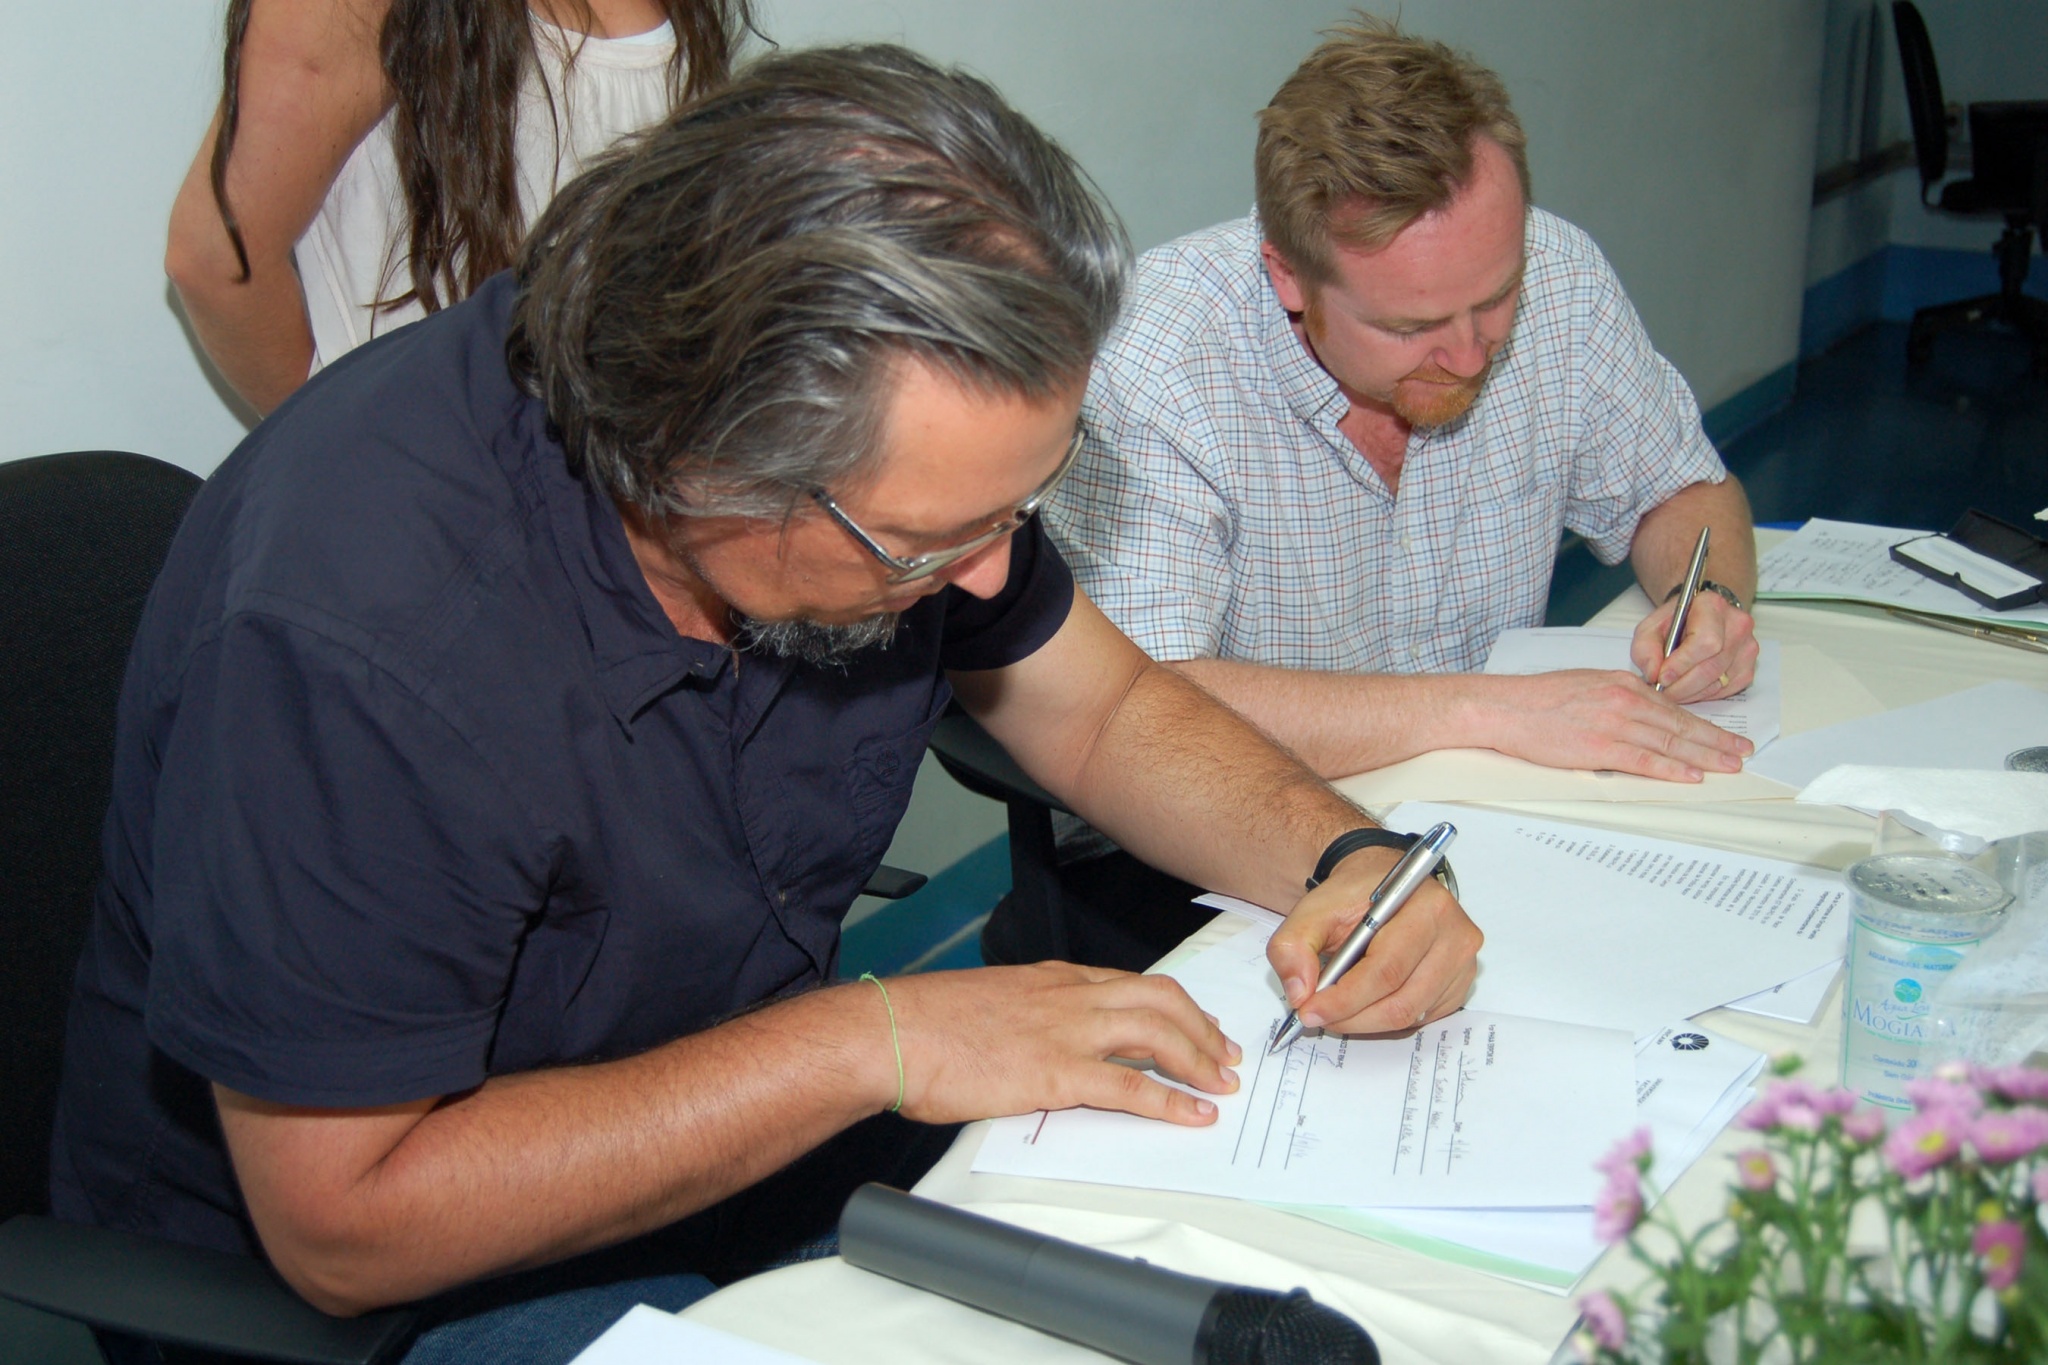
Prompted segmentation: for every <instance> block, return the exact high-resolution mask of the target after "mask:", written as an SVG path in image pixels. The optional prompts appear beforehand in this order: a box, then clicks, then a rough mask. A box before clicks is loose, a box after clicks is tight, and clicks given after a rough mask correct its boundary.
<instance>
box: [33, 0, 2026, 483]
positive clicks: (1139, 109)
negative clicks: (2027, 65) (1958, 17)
mask: <svg viewBox="0 0 2048 1365" xmlns="http://www.w3.org/2000/svg"><path fill="white" fill-rule="evenodd" d="M1822 3H1823V0H1689V2H1688V3H1675V2H1674V3H1667V4H1660V5H1642V4H1639V3H1634V2H1633V0H1546V2H1545V3H1543V4H1540V5H1534V4H1525V3H1510V2H1509V0H1407V3H1406V4H1405V5H1404V6H1403V7H1402V12H1403V16H1404V22H1405V23H1406V24H1407V25H1408V26H1409V27H1410V28H1411V29H1413V30H1415V31H1417V32H1421V33H1426V34H1431V35H1434V36H1441V37H1444V38H1446V39H1448V40H1450V41H1452V42H1455V43H1458V44H1460V45H1463V46H1467V47H1469V48H1471V49H1472V50H1473V51H1474V52H1476V53H1477V54H1478V56H1479V57H1480V58H1481V59H1482V60H1484V61H1487V62H1488V63H1490V64H1492V65H1494V66H1496V67H1497V68H1498V69H1499V70H1500V71H1501V72H1502V74H1503V75H1504V76H1505V77H1506V78H1507V80H1508V83H1509V86H1510V89H1511V90H1512V92H1513V93H1514V96H1515V99H1516V101H1517V104H1518V105H1519V107H1520V109H1521V112H1522V116H1523V118H1524V120H1525V122H1526V123H1527V124H1528V126H1529V129H1530V133H1531V141H1532V159H1533V163H1534V170H1535V175H1536V183H1537V196H1538V199H1539V200H1540V201H1541V202H1542V203H1544V204H1545V205H1546V206H1548V207H1551V208H1554V209H1556V210H1557V211H1559V212H1561V213H1563V214H1565V215H1566V216H1567V217H1570V218H1572V219H1574V220H1576V221H1577V222H1579V223H1581V224H1582V225H1583V226H1585V227H1586V228H1587V229H1589V230H1590V231H1591V232H1592V233H1593V234H1594V236H1595V237H1597V238H1598V239H1599V240H1600V242H1601V244H1602V246H1603V247H1605V248H1606V250H1607V251H1608V253H1609V255H1610V256H1612V257H1613V259H1614V261H1615V263H1616V265H1617V266H1618V267H1619V268H1620V270H1621V273H1622V277H1623V279H1624V281H1625V282H1626V283H1627V284H1628V286H1629V289H1630V291H1631V293H1632V294H1633V295H1634V296H1635V298H1636V301H1637V303H1638V305H1639V306H1640V308H1641V310H1642V312H1643V315H1644V317H1645V318H1646V319H1647V320H1648V321H1649V324H1650V330H1651V334H1652V335H1653V336H1654V337H1655V338H1656V340H1657V342H1658V344H1659V345H1660V346H1662V347H1663V348H1664V349H1665V350H1666V352H1667V353H1668V354H1669V355H1670V356H1671V357H1672V359H1673V360H1674V361H1675V362H1676V363H1677V364H1678V365H1679V368H1680V369H1681V370H1683V371H1684V372H1685V373H1686V375H1687V377H1688V378H1690V379H1691V380H1692V382H1693V384H1694V387H1695V388H1696V389H1697V390H1698V391H1699V395H1700V398H1701V400H1702V402H1703V403H1705V404H1708V405H1712V404H1713V403H1714V402H1717V401H1719V400H1720V399H1722V398H1725V397H1727V396H1728V395H1729V394H1731V393H1733V392H1735V391H1736V390H1738V389H1740V388H1741V387H1742V386H1743V385H1745V384H1747V383H1749V382H1751V381H1753V380H1754V379H1756V378H1758V377H1760V376H1761V375H1763V374H1765V373H1768V372H1769V371H1770V370H1771V369H1773V368H1775V366H1776V365H1778V364H1782V363H1783V362H1784V361H1785V360H1786V359H1789V358H1790V356H1791V354H1792V346H1793V344H1794V339H1795V337H1796V330H1797V288H1796V286H1797V285H1798V283H1799V282H1800V271H1799V269H1798V268H1797V264H1798V263H1799V262H1801V261H1802V259H1803V258H1802V256H1801V251H1802V248H1803V240H1804V184H1805V181H1806V178H1807V176H1808V175H1809V174H1810V170H1811V159H1812V152H1813V136H1812V129H1813V124H1814V117H1815V111H1816V99H1817V97H1816V92H1815V89H1814V84H1815V73H1816V72H1817V70H1818V64H1819V51H1820V33H1821V21H1822ZM17 8H19V9H21V13H19V14H17V15H15V16H14V22H13V26H12V32H11V33H10V42H9V43H8V44H6V47H5V54H4V56H0V184H4V185H6V186H7V193H6V194H5V195H4V197H0V245H4V247H5V255H4V257H0V259H4V260H5V262H6V265H5V267H4V268H0V318H5V320H6V323H7V325H6V327H5V328H4V329H0V401H4V403H5V406H6V410H7V412H8V415H9V421H8V422H7V424H6V427H5V431H4V434H0V458H13V457H18V456H22V455H28V454H35V453H38V452H41V451H46V450H58V449H68V448H79V447H96V446H111V447H123V448H129V449H136V450H141V451H145V452H148V453H152V454H157V455H161V456H163V457H164V458H167V459H171V460H174V461H176V462H177V463H179V464H183V465H186V466H187V467H189V468H192V469H195V470H200V471H205V470H208V469H211V468H212V467H213V465H215V464H216V463H218V462H219V460H220V458H221V457H222V456H223V455H225V454H226V452H227V451H228V449H229V448H230V447H231V446H232V445H233V443H234V441H235V440H236V439H237V438H238V437H239V434H240V432H241V430H242V428H241V425H240V423H239V422H238V421H237V420H236V418H235V416H234V415H233V413H232V412H231V411H230V409H229V408H228V406H227V405H226V404H225V403H224V402H223V400H222V398H221V396H220V394H219V393H218V392H217V391H216V388H215V386H214V385H213V384H212V383H211V382H210V381H209V378H208V375H207V372H206V370H205V368H204V366H203V364H202V363H201V362H200V360H199V359H198V358H197V357H196V355H195V354H194V352H193V349H192V346H191V344H190V342H189V340H188V338H187V335H186V332H185V330H184V328H183V326H182V324H181V322H180V320H179V318H178V315H177V313H176V310H175V307H174V306H173V305H172V303H171V301H170V298H169V295H168V292H167V290H166V288H165V285H164V281H163V275H162V271H161V267H160V262H161V253H162V238H163V223H164V218H165V215H166V213H167V211H168V209H169V205H170V201H171V197H172V195H173V193H174V192H175V190H176V187H177V184H178V181H179V178H180V176H181V175H182V173H183V171H184V168H185V165H186V164H187V162H188V161H189V159H190V157H191V154H192V151H193V149H194V147H195V146H196V145H197V143H198V140H199V136H200V133H201V132H202V130H203V129H204V127H205V123H206V119H207V116H208V113H209V111H210V109H211V105H212V102H213V99H214V94H215V82H216V80H217V76H216V66H217V44H218V41H219V39H218V27H219V13H218V10H219V4H218V0H103V3H102V4H101V5H100V6H99V7H97V9H96V11H95V18H94V21H93V22H92V23H89V24H88V23H84V22H81V21H80V19H79V17H78V15H77V14H76V13H74V12H72V11H70V10H68V9H67V8H65V7H63V6H40V7H33V6H32V7H17ZM1933 8H1934V7H1932V6H1930V22H1933V23H1937V24H1939V23H1945V22H1947V20H1945V19H1938V18H1937V17H1936V15H1935V14H1934V13H1933ZM1948 8H1953V9H1956V10H1959V11H1960V10H1963V9H1965V8H1966V6H1965V5H1964V3H1963V0H1950V3H1949V5H1948ZM1983 8H1985V9H1987V10H1993V9H1995V10H1999V11H2001V13H2002V12H2003V11H2006V10H2011V11H2013V12H2014V13H2015V14H2017V13H2019V12H2021V11H2026V10H2029V9H2030V8H2039V7H2038V6H2033V7H2030V6H2028V5H2026V4H2024V3H2022V2H2021V0H2011V3H2010V4H2004V5H1994V4H1990V3H1986V4H1984V6H1983ZM1345 12H1346V6H1344V5H1343V4H1341V3H1333V2H1332V0H1264V3H1260V4H1257V5H1247V4H1243V3H1240V2H1238V0H894V2H893V3H891V2H890V0H844V2H843V3H841V2H840V0H765V3H764V4H763V6H762V18H763V27H764V28H766V29H767V31H768V32H769V33H770V34H771V35H772V36H774V37H776V38H778V39H779V40H781V41H783V42H786V43H805V42H813V41H823V40H828V39H841V38H854V37H860V38H884V39H893V40H899V41H906V42H909V43H911V44H913V45H914V46H918V47H921V48H923V49H924V50H925V51H927V52H930V53H932V54H934V55H936V56H939V57H942V58H945V59H948V60H958V61H963V62H966V63H967V64H969V65H971V66H973V67H975V68H977V69H978V70H980V71H982V72H983V73H984V74H986V75H988V76H990V77H991V78H992V79H994V80H995V81H996V82H997V84H999V85H1000V86H1001V87H1002V88H1003V89H1004V90H1005V91H1006V92H1008V93H1009V94H1010V96H1011V97H1012V98H1013V99H1015V100H1016V101H1017V102H1018V103H1019V105H1021V106H1022V107H1023V108H1024V109H1025V110H1027V111H1028V112H1030V113H1031V114H1032V115H1033V116H1034V117H1036V118H1038V119H1039V120H1041V121H1042V122H1043V123H1044V124H1045V125H1046V126H1047V127H1048V128H1049V129H1051V130H1052V131H1053V132H1054V133H1055V134H1056V135H1057V136H1059V137H1060V138H1061V139H1062V140H1063V141H1065V142H1066V143H1067V144H1068V145H1069V146H1070V147H1072V148H1073V149H1074V151H1075V152H1076V154H1077V155H1078V156H1079V157H1080V158H1081V160H1082V161H1083V163H1084V164H1086V165H1087V167H1088V168H1089V170H1090V171H1091V172H1092V173H1093V174H1094V175H1095V177H1096V178H1097V179H1098V180H1099V181H1100V182H1101V184H1102V185H1103V186H1104V188H1105V189H1106V190H1107V191H1108V193H1109V194H1110V196H1111V198H1112V199H1113V200H1114V201H1115V203H1116V204H1117V206H1118V208H1119V209H1120V210H1121V211H1122V212H1123V213H1124V215H1125V217H1126V219H1127V221H1128V222H1129V224H1130V228H1131V235H1132V237H1133V239H1134V240H1135V241H1136V242H1137V243H1138V244H1139V245H1140V246H1149V245H1152V244H1154V243H1156V242H1159V241H1162V240H1165V239H1166V238H1168V237H1171V236H1173V235H1176V234H1178V233H1180V232H1184V231H1187V230H1189V229H1192V228H1195V227H1198V226H1201V225H1203V224H1206V223H1209V222H1213V221H1216V220H1218V219H1221V218H1224V217H1227V216H1230V215H1232V214H1236V213H1241V212H1243V211H1244V209H1245V208H1246V206H1247V205H1248V204H1249V202H1250V199H1251V172H1250V164H1249V163H1250V151H1251V145H1252V114H1253V112H1254V111H1255V110H1256V109H1257V108H1258V106H1259V105H1260V104H1262V103H1263V102H1264V100H1265V98H1266V96H1268V95H1269V94H1270V93H1271V92H1272V90H1273V88H1274V87H1275V86H1276V85H1277V84H1278V83H1279V81H1280V80H1281V79H1282V77H1284V76H1285V74H1286V73H1287V71H1288V70H1290V69H1291V68H1292V66H1293V65H1294V63H1295V62H1296V61H1297V60H1299V58H1300V56H1301V54H1302V53H1304V52H1305V51H1307V49H1308V47H1309V46H1310V45H1311V43H1312V42H1313V36H1314V32H1315V30H1316V29H1317V28H1319V27H1321V26H1323V25H1325V24H1327V23H1329V22H1332V21H1333V20H1335V19H1338V18H1340V17H1341V16H1342V15H1343V14H1344V13H1345ZM1997 22H2002V20H1983V21H1981V22H1980V27H1982V28H1983V29H1984V31H1986V32H1990V31H1992V30H1993V29H1995V27H1996V23H1997ZM2038 26H2039V25H2038V22H2036V27H2038ZM1940 37H1941V33H1940V29H1939V28H1937V40H1939V39H1940ZM1980 46H1981V44H1980ZM2034 50H2035V51H2039V50H2040V48H2039V47H2038V46H2037V47H2036V48H2035V49H2034ZM1966 79H1967V78H1966V76H1965V74H1964V73H1963V69H1962V68H1961V67H1959V75H1958V78H1957V88H1958V90H1962V89H1964V88H1966V86H1965V80H1966Z"/></svg>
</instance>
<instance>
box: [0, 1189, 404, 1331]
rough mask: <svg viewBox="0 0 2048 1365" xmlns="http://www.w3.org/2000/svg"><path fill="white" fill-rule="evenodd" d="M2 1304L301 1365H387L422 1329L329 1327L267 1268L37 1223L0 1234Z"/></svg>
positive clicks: (11, 1224)
mask: <svg viewBox="0 0 2048 1365" xmlns="http://www.w3.org/2000/svg"><path fill="white" fill-rule="evenodd" d="M0 1295H4V1296H5V1297H7V1298H10V1299H14V1300H16V1301H18V1302H20V1303H25V1304H27V1305H29V1306H30V1307H31V1308H40V1309H42V1310H43V1311H44V1312H46V1313H55V1314H56V1315H57V1316H59V1317H64V1318H71V1319H73V1320H75V1321H78V1322H83V1323H86V1324H87V1325H89V1326H91V1327H94V1328H100V1329H106V1330H110V1331H116V1332H126V1333H129V1334H130V1335H133V1336H139V1337H147V1338H149V1339H150V1340H153V1341H163V1342H169V1343H173V1344H176V1345H180V1346H193V1347H198V1348H200V1349H202V1350H209V1351H224V1352H228V1353H231V1354H234V1355H244V1356H255V1357H258V1358H260V1359H266V1360H279V1361H289V1362H293V1365H377V1362H379V1361H383V1360H387V1359H390V1358H392V1357H394V1356H395V1355H396V1354H397V1353H398V1350H399V1348H400V1347H402V1346H403V1345H404V1344H405V1343H406V1342H407V1341H409V1340H410V1339H411V1337H412V1333H413V1328H414V1326H415V1323H416V1321H417V1318H418V1314H417V1313H416V1312H414V1311H413V1310H411V1309H405V1308H397V1309H390V1310H387V1311H385V1312H382V1313H371V1314H366V1315H364V1316H363V1317H359V1318H333V1317H329V1316H328V1315H327V1314H325V1313H322V1312H321V1311H320V1310H319V1309H317V1308H315V1307H313V1306H312V1305H311V1304H309V1303H307V1302H306V1301H305V1300H304V1299H302V1298H300V1297H299V1296H298V1295H297V1294H295V1293H293V1292H292V1290H291V1288H290V1286H288V1285H286V1284H285V1282H284V1281H283V1280H281V1279H279V1278H278V1276H277V1273H276V1272H275V1271H273V1270H272V1269H271V1268H270V1267H269V1266H268V1265H266V1264H264V1263H263V1262H261V1261H258V1260H253V1259H251V1258H249V1257H246V1256H231V1255H229V1254H227V1253H226V1252H221V1251H209V1250H205V1249H202V1248H198V1247H189V1246H180V1245H177V1244H175V1243H172V1242H161V1241H157V1240H154V1239H152V1238H148V1237H140V1236H137V1235H135V1234H134V1233H128V1232H115V1231H112V1230H110V1229H107V1228H95V1227H85V1226H82V1225H80V1224H77V1223H63V1222H59V1221H57V1220H56V1219H53V1218H37V1217H29V1216H24V1217H19V1218H11V1219H9V1220H8V1221H7V1222H5V1223H0Z"/></svg>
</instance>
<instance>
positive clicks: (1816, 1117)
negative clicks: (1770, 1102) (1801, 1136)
mask: <svg viewBox="0 0 2048 1365" xmlns="http://www.w3.org/2000/svg"><path fill="white" fill-rule="evenodd" d="M1821 1122H1822V1116H1821V1112H1820V1110H1819V1109H1817V1108H1815V1107H1814V1106H1813V1105H1811V1104H1808V1103H1807V1102H1806V1101H1804V1100H1793V1101H1791V1102H1790V1103H1786V1104H1781V1105H1779V1106H1778V1126H1779V1127H1780V1128H1786V1129H1790V1130H1791V1131H1792V1132H1795V1133H1818V1132H1819V1131H1820V1126H1821Z"/></svg>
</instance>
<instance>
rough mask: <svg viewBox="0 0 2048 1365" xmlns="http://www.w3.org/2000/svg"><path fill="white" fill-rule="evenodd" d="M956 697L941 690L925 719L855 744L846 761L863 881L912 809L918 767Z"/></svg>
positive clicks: (848, 802) (849, 802)
mask: <svg viewBox="0 0 2048 1365" xmlns="http://www.w3.org/2000/svg"><path fill="white" fill-rule="evenodd" d="M951 699H952V691H951V689H950V688H945V687H941V688H938V689H935V691H934V695H933V701H932V706H931V709H930V712H929V714H927V715H926V716H925V718H924V719H923V720H921V721H919V722H918V723H917V724H916V725H914V726H912V727H911V728H910V729H908V730H905V731H903V732H901V733H900V734H893V735H870V736H868V737H867V738H866V739H863V740H861V741H860V742H859V743H858V744H856V745H855V746H854V748H853V753H852V754H851V755H850V756H849V757H848V758H847V760H846V769H845V784H846V811H847V815H848V818H849V819H850V820H851V822H852V824H853V840H852V851H853V854H854V861H855V862H856V863H857V864H858V867H859V871H860V878H861V881H862V883H863V884H865V882H866V881H867V878H868V876H869V875H870V874H871V873H873V872H874V870H875V868H876V867H878V866H880V865H881V861H882V854H883V853H885V852H887V851H888V848H889V841H890V840H891V839H893V838H894V837H895V835H896V826H897V825H899V824H901V823H902V821H903V814H904V812H905V811H907V810H908V809H909V808H910V794H911V789H912V788H913V787H914V786H915V785H916V783H917V771H918V767H919V765H920V764H922V763H923V761H924V754H925V750H926V749H927V748H928V747H929V746H930V744H931V738H932V731H933V730H934V729H936V728H937V727H938V723H939V718H940V717H941V716H943V715H945V713H946V704H947V702H949V701H950V700H951Z"/></svg>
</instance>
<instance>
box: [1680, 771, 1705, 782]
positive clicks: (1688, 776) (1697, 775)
mask: <svg viewBox="0 0 2048 1365" xmlns="http://www.w3.org/2000/svg"><path fill="white" fill-rule="evenodd" d="M1705 777H1706V774H1705V773H1703V772H1701V771H1700V770H1699V769H1698V768H1687V769H1686V770H1685V780H1686V781H1688V782H1698V781H1700V780H1702V779H1703V778H1705Z"/></svg>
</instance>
